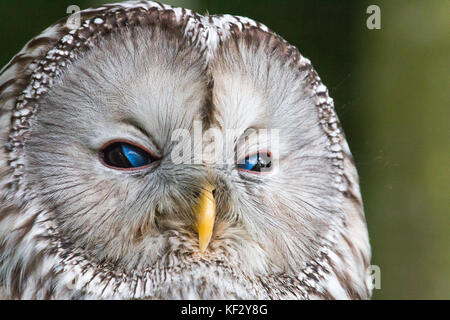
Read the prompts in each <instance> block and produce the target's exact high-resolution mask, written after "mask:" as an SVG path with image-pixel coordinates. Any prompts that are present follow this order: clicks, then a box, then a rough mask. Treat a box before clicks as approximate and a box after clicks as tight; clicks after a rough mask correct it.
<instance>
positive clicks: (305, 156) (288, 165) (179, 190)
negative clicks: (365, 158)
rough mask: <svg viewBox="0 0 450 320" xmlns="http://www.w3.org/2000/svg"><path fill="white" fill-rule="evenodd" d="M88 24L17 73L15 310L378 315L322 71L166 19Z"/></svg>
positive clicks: (1, 88) (9, 226)
mask: <svg viewBox="0 0 450 320" xmlns="http://www.w3.org/2000/svg"><path fill="white" fill-rule="evenodd" d="M78 22H79V24H78V25H75V26H74V25H73V21H71V23H68V18H66V19H63V20H61V21H59V22H57V23H56V24H54V25H53V26H51V27H49V28H48V29H46V30H45V31H44V32H43V33H42V34H40V35H39V36H37V37H35V38H33V39H32V40H31V41H30V42H28V43H27V44H26V45H25V47H24V48H23V49H22V50H21V51H20V52H19V53H18V54H17V55H16V56H15V57H14V58H13V59H12V60H11V61H10V62H9V63H8V64H7V65H6V66H5V67H4V68H3V69H2V71H1V73H0V145H1V149H0V150H1V151H0V296H1V297H2V298H4V299H368V298H370V297H371V281H370V272H369V267H370V254H371V253H370V245H369V240H368V233H367V228H366V222H365V218H364V211H363V205H362V200H361V195H360V189H359V182H358V176H357V171H356V168H355V163H354V161H353V160H352V155H351V153H350V150H349V147H348V144H347V142H346V140H345V136H344V133H343V130H342V128H341V125H340V122H339V120H338V118H337V116H336V113H335V111H334V106H333V100H332V99H331V98H330V97H329V95H328V91H327V88H326V87H325V86H324V85H323V84H322V82H321V79H320V78H319V76H318V75H317V73H316V72H315V70H314V69H313V67H312V65H311V63H310V61H309V60H308V59H307V58H305V57H303V56H302V55H301V54H300V53H299V51H298V50H297V49H296V48H295V47H293V46H291V45H289V44H288V43H287V42H286V41H285V40H283V39H282V38H281V37H280V36H279V35H277V34H276V33H274V32H272V31H271V30H269V29H268V28H267V27H266V26H264V25H263V24H261V23H258V22H255V21H253V20H251V19H248V18H244V17H238V16H231V15H200V14H198V13H195V12H193V11H191V10H188V9H184V8H175V7H172V6H169V5H164V4H161V3H156V2H150V1H137V2H123V3H118V4H111V5H104V6H102V7H100V8H96V9H88V10H84V11H81V12H80V13H79V21H78ZM219 142H221V143H219Z"/></svg>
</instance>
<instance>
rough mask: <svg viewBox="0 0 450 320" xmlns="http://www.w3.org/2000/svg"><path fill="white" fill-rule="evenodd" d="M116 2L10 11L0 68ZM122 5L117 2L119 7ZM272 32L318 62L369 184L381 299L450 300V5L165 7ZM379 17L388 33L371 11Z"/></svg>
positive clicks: (10, 3)
mask: <svg viewBox="0 0 450 320" xmlns="http://www.w3.org/2000/svg"><path fill="white" fill-rule="evenodd" d="M105 2H107V0H104V1H98V0H68V1H67V0H28V1H26V0H1V2H0V30H1V31H0V34H1V38H0V39H1V41H0V45H1V50H0V65H1V66H3V65H5V64H6V63H7V62H8V61H9V60H10V59H11V58H12V57H13V56H14V54H16V53H17V52H18V51H19V50H20V49H21V48H22V46H23V45H24V44H25V43H26V42H27V41H28V40H30V38H31V37H33V36H35V35H37V34H38V33H40V32H41V31H42V30H43V29H45V28H46V27H47V26H49V25H50V24H52V23H53V22H55V21H56V20H58V19H59V18H61V17H63V16H65V15H66V8H67V7H68V6H69V5H78V6H79V7H80V8H81V9H85V8H88V7H92V6H97V5H99V4H102V3H105ZM112 2H116V1H112ZM164 2H165V3H168V4H173V5H176V6H183V7H187V8H190V9H194V10H196V11H198V12H199V13H202V14H203V13H206V12H209V13H210V14H219V13H229V14H234V15H240V16H247V17H250V18H253V19H255V20H257V21H260V22H262V23H264V24H266V25H267V26H268V27H269V28H271V29H272V30H274V31H275V32H277V33H278V34H280V35H281V36H283V37H284V38H285V39H286V40H287V41H289V42H290V43H291V44H293V45H295V46H297V48H299V50H300V52H301V53H302V54H303V55H304V56H306V57H307V58H309V59H310V60H311V61H312V63H313V65H314V67H315V68H316V70H317V72H318V73H319V75H320V77H321V78H322V80H323V82H324V83H325V85H327V87H328V89H329V91H330V95H331V96H332V97H333V98H334V101H335V106H336V110H337V113H338V115H339V117H340V119H341V122H342V124H343V127H344V130H345V132H346V135H347V139H348V142H349V145H350V148H351V150H352V152H353V155H354V157H355V161H356V165H357V167H358V171H359V174H360V180H361V190H362V195H363V200H364V204H365V212H366V217H367V223H368V228H369V235H370V240H371V245H372V250H373V258H372V264H374V265H378V266H379V267H380V269H381V289H379V290H374V298H378V299H394V298H398V299H433V298H434V299H443V298H445V299H449V298H450V194H449V193H450V129H449V128H450V126H449V121H450V94H449V90H450V77H449V67H450V63H449V62H450V59H449V52H450V1H447V0H427V1H421V0H415V1H409V0H402V1H400V0H398V1H379V0H378V1H364V0H355V1H341V0H303V1H301V0H290V1H288V0H285V1H276V2H275V1H268V0H252V1H237V0H228V1H224V0H187V1H182V0H180V1H176V0H175V1H173V0H172V1H170V0H167V1H164ZM371 4H376V5H378V6H379V7H380V8H381V30H369V29H367V27H366V19H367V18H368V16H369V15H368V14H366V8H367V7H368V6H369V5H371Z"/></svg>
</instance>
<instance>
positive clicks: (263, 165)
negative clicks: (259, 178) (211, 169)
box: [237, 151, 272, 172]
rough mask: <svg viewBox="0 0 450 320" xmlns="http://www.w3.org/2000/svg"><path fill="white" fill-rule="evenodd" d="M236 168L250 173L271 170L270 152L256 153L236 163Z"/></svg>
mask: <svg viewBox="0 0 450 320" xmlns="http://www.w3.org/2000/svg"><path fill="white" fill-rule="evenodd" d="M237 166H238V168H239V169H241V170H246V171H252V172H267V171H270V170H271V169H272V160H271V154H270V152H268V151H267V152H258V153H255V154H253V155H250V156H247V157H245V159H243V160H241V161H239V162H238V165H237Z"/></svg>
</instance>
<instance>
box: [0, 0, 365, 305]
mask: <svg viewBox="0 0 450 320" xmlns="http://www.w3.org/2000/svg"><path fill="white" fill-rule="evenodd" d="M81 18H82V23H81V26H80V27H79V28H77V29H74V30H70V29H69V28H68V27H67V26H66V19H63V20H61V21H59V22H58V23H56V24H55V25H53V26H52V27H50V28H48V29H47V30H45V31H44V32H43V33H42V34H41V35H39V36H37V37H35V38H34V39H32V40H31V41H30V42H29V43H28V44H27V45H26V46H25V47H24V48H23V49H22V50H21V51H20V52H19V53H18V54H17V55H16V56H15V57H14V58H13V59H12V60H11V62H10V63H9V64H8V65H7V66H5V67H4V68H3V69H2V71H1V72H0V95H1V96H0V130H2V131H1V133H2V134H5V133H6V134H7V136H2V137H1V138H0V142H2V143H3V145H4V152H3V153H2V154H0V164H1V166H0V168H1V169H0V190H1V191H0V197H1V200H0V204H1V205H2V207H1V208H0V244H1V245H0V255H1V257H2V259H1V261H2V264H1V266H0V284H1V285H0V287H1V286H3V288H4V289H3V294H4V297H10V298H37V299H47V298H56V299H61V298H62V299H65V298H75V299H77V298H117V299H127V298H155V299H159V298H230V297H231V298H257V299H281V298H284V299H308V298H310V299H317V298H338V299H341V298H356V299H361V298H363V299H364V298H369V297H370V295H371V293H370V292H371V288H370V277H369V271H368V267H369V263H370V247H369V244H368V237H367V231H366V227H365V220H364V213H363V209H362V201H361V195H360V191H359V183H358V176H357V173H356V169H355V165H354V162H353V160H352V156H351V153H350V150H349V148H348V145H347V142H346V140H345V137H344V133H343V131H342V129H341V126H340V123H339V120H338V118H337V116H336V113H335V111H334V106H333V100H332V99H331V98H330V97H329V95H328V90H327V88H326V87H325V86H324V85H323V84H322V82H321V79H320V78H319V76H318V75H317V73H316V72H315V71H314V69H313V68H312V65H311V63H310V61H309V60H308V59H306V58H305V57H303V56H302V55H301V54H300V53H299V52H298V50H297V49H296V48H295V47H293V46H291V45H289V44H288V43H287V42H286V41H284V40H283V39H282V38H281V37H279V36H278V35H276V34H275V33H273V32H272V31H270V30H269V29H268V28H267V27H265V26H264V25H262V24H260V23H258V22H255V21H253V20H251V19H248V18H243V17H235V16H230V15H221V16H202V15H199V14H197V13H194V12H192V11H190V10H187V9H182V8H173V7H171V6H168V5H163V4H160V3H155V2H147V1H139V2H125V3H118V4H111V5H105V6H103V7H100V8H97V9H88V10H84V11H82V12H81ZM147 25H164V26H166V27H167V28H175V29H178V30H181V32H182V33H183V35H184V37H185V40H186V41H187V42H189V43H190V44H191V45H192V46H193V47H196V48H197V50H198V51H199V52H203V53H204V56H205V60H204V61H205V66H204V68H205V69H207V68H208V67H209V64H210V62H211V61H212V60H214V58H215V57H216V51H217V49H218V48H219V47H220V46H221V44H223V43H224V42H226V41H227V40H228V39H229V38H233V37H235V36H236V35H239V34H244V35H247V36H250V37H253V38H258V39H260V40H261V42H265V43H268V44H269V46H273V47H274V48H277V49H278V50H279V51H280V52H282V53H283V55H284V56H285V58H286V61H287V63H288V64H290V65H293V66H296V67H297V68H298V70H299V72H300V74H302V75H303V76H304V79H305V80H304V83H305V86H306V89H305V90H307V91H308V92H309V94H310V96H311V97H312V99H313V101H314V103H315V105H316V107H317V115H318V121H319V124H320V126H321V128H322V130H323V132H324V133H325V135H326V136H327V137H328V141H329V144H328V146H326V148H327V150H328V158H329V161H331V162H332V164H333V168H334V172H333V175H334V186H333V187H334V188H336V189H337V190H338V191H339V193H340V194H341V195H342V196H341V197H340V198H339V199H337V202H338V203H339V206H340V208H342V210H337V214H338V215H339V219H337V220H336V221H335V222H334V223H335V225H333V226H332V228H330V231H329V232H328V233H327V234H325V235H323V239H324V240H323V241H322V246H321V249H320V250H319V251H318V252H317V253H316V256H315V258H314V259H311V260H310V261H307V262H305V264H304V266H303V268H301V270H298V273H297V275H295V276H292V275H286V276H284V275H283V274H279V273H277V274H273V275H267V274H264V275H258V274H249V273H247V272H245V271H242V270H240V263H239V259H238V256H239V255H238V253H237V252H234V251H233V250H234V249H233V248H234V247H233V245H232V244H229V245H227V241H225V242H222V243H221V244H220V246H219V247H217V248H214V244H213V243H212V246H213V248H212V249H214V250H211V253H209V254H207V255H205V256H199V254H198V253H195V249H194V247H195V245H196V244H195V242H192V241H191V239H190V236H189V235H188V234H182V233H180V232H179V231H172V234H171V235H170V236H169V238H170V237H172V238H173V239H176V240H174V242H173V243H171V248H172V250H171V253H170V254H167V255H166V256H163V257H161V259H159V260H158V261H157V263H156V265H154V266H153V267H152V268H147V269H144V270H136V271H135V272H130V271H129V270H120V269H118V268H116V267H115V266H113V265H108V264H106V265H99V264H97V263H96V262H93V261H91V260H92V259H90V257H89V254H87V252H85V251H84V250H83V249H81V248H74V247H72V246H71V244H70V243H67V242H66V240H65V238H64V237H63V236H61V234H60V231H59V230H58V225H57V224H56V222H55V221H54V219H52V218H51V217H52V215H51V213H50V211H51V208H46V207H40V201H39V199H38V196H37V195H36V194H35V192H33V190H31V189H30V188H29V186H27V185H26V183H24V182H23V180H22V176H23V169H24V165H25V161H24V159H23V156H24V152H23V150H24V146H25V144H26V139H27V134H28V132H29V127H30V122H31V121H32V119H33V117H34V116H35V115H36V113H38V112H39V102H40V99H41V97H42V96H45V94H46V93H47V92H48V90H49V89H50V88H52V86H53V84H54V81H55V79H58V78H59V77H61V75H63V73H64V70H65V69H66V68H67V67H68V66H69V65H71V64H72V62H73V61H75V60H76V59H77V58H78V57H79V56H80V55H82V54H83V53H84V52H87V51H89V50H90V49H91V48H92V47H93V44H94V43H95V42H96V41H97V39H99V38H102V37H104V36H105V35H107V34H109V33H111V32H115V31H117V30H119V29H122V28H132V27H134V26H140V27H142V26H147ZM5 128H6V129H7V131H5ZM12 230H16V231H15V232H11V231H12ZM31 248H32V249H31ZM186 252H191V253H189V254H187V253H186ZM212 265H214V266H218V265H220V266H221V267H220V268H217V272H216V273H211V272H210V270H211V266H212ZM180 270H183V273H180ZM180 274H182V275H183V278H184V279H179V277H180ZM217 279H220V281H217ZM177 281H178V282H179V283H189V284H190V285H188V286H174V285H173V284H174V283H175V282H177ZM217 283H220V284H221V285H220V288H218V287H217ZM182 288H184V289H182ZM0 294H1V291H0Z"/></svg>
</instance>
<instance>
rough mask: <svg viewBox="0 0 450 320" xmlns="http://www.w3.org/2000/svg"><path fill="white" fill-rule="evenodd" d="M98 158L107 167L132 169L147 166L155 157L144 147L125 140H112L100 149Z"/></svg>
mask: <svg viewBox="0 0 450 320" xmlns="http://www.w3.org/2000/svg"><path fill="white" fill-rule="evenodd" d="M100 158H101V160H102V161H103V162H104V164H106V165H107V166H109V167H112V168H116V169H134V168H142V167H144V166H147V165H149V164H151V163H153V162H155V161H156V160H158V159H156V158H155V157H154V156H152V155H151V154H150V153H149V152H147V151H145V150H144V149H142V148H140V147H138V146H135V145H132V144H130V143H126V142H114V143H111V144H109V145H107V146H106V147H105V148H103V149H102V150H101V151H100Z"/></svg>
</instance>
